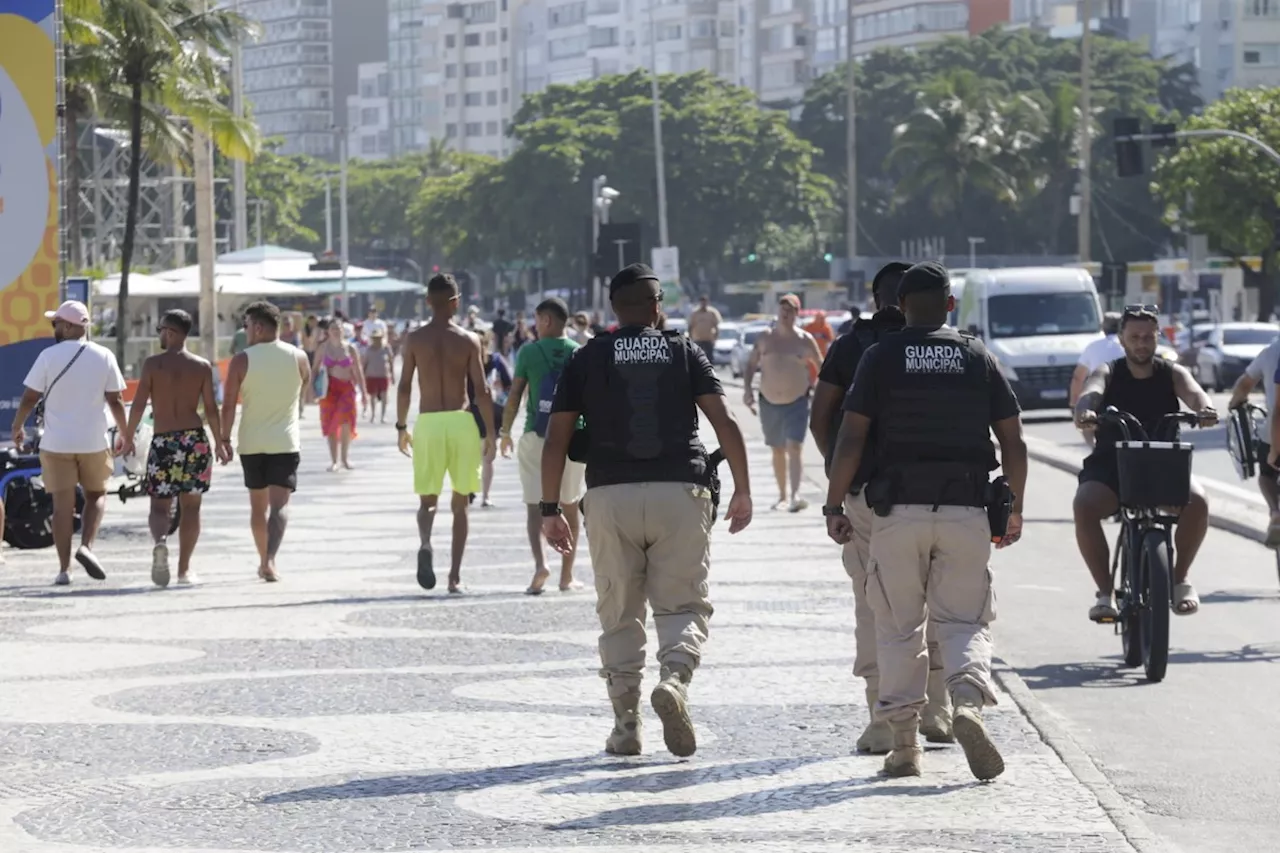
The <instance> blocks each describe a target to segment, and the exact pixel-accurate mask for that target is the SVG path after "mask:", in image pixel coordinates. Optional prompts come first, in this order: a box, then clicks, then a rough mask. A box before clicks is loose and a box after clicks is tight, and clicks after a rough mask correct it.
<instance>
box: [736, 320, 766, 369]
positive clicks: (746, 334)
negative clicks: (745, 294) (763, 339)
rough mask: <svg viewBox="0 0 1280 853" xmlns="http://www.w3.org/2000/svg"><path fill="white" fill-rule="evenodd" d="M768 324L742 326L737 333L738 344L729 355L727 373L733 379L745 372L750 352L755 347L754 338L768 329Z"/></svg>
mask: <svg viewBox="0 0 1280 853" xmlns="http://www.w3.org/2000/svg"><path fill="white" fill-rule="evenodd" d="M769 326H770V324H769V323H753V324H751V325H749V326H743V327H742V328H741V330H740V331H739V333H738V342H737V343H736V344H734V347H733V350H732V351H731V352H730V353H729V372H730V373H732V374H733V378H734V379H739V378H741V377H742V374H743V373H745V372H746V370H747V361H748V360H749V359H750V358H751V350H752V348H754V347H755V345H756V338H758V337H760V333H761V332H763V331H764V330H766V329H768V328H769Z"/></svg>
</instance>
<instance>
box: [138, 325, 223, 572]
mask: <svg viewBox="0 0 1280 853" xmlns="http://www.w3.org/2000/svg"><path fill="white" fill-rule="evenodd" d="M191 322H192V321H191V315H190V314H188V313H187V312H186V311H180V310H174V311H168V312H165V315H164V316H163V317H161V318H160V326H159V328H157V329H156V334H158V335H159V336H160V346H162V347H164V352H162V353H160V354H159V355H153V356H151V357H150V358H148V359H147V360H146V361H144V362H143V363H142V378H141V379H139V380H138V390H137V393H136V394H135V396H134V398H133V408H131V409H130V410H129V424H128V426H127V427H126V429H125V439H124V444H125V446H126V447H128V446H132V445H133V438H134V435H135V434H136V433H137V431H138V424H140V423H142V418H143V415H144V414H145V413H146V411H147V403H148V402H150V403H151V417H152V420H153V422H154V429H155V432H154V434H153V436H152V439H151V451H150V453H148V454H147V476H146V489H147V494H148V495H150V496H151V515H150V517H149V518H148V523H149V525H150V527H151V541H152V542H153V543H154V547H153V548H152V550H151V582H152V583H154V584H155V585H156V586H158V587H161V588H164V587H167V586H168V585H169V545H168V542H167V540H168V537H169V517H170V514H171V513H172V511H173V500H174V498H177V500H178V506H179V508H180V509H181V512H182V518H181V521H180V522H179V525H178V585H179V586H186V585H189V584H193V583H195V578H194V577H192V575H191V554H192V553H193V552H194V551H195V549H196V540H197V539H199V538H200V502H201V500H202V498H203V496H204V493H205V492H207V491H209V478H210V475H211V474H212V472H213V444H212V443H211V442H210V441H209V436H208V435H206V434H205V431H204V418H202V417H201V416H200V404H201V403H203V404H204V410H205V413H206V414H207V416H208V418H209V425H210V426H212V427H213V434H214V436H215V437H216V436H220V435H222V424H221V419H220V418H219V417H218V404H217V401H216V400H215V399H214V395H213V368H212V367H211V366H210V365H209V362H207V361H205V360H204V359H203V358H200V357H199V356H197V355H193V354H192V353H189V352H187V335H188V334H190V333H191ZM218 458H219V459H220V460H222V461H226V457H225V453H224V451H223V449H222V448H218Z"/></svg>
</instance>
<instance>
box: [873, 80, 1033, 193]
mask: <svg viewBox="0 0 1280 853" xmlns="http://www.w3.org/2000/svg"><path fill="white" fill-rule="evenodd" d="M1006 106H1007V105H1006V103H1005V102H1003V101H1002V100H1001V98H1000V93H999V92H997V91H996V90H994V89H993V88H992V87H991V86H990V84H989V83H988V82H987V81H986V80H984V79H983V78H981V77H979V76H978V75H977V74H975V73H973V72H972V71H955V72H951V73H948V74H944V75H941V76H939V77H938V78H936V79H934V80H932V81H930V82H929V83H928V84H927V85H926V86H925V87H924V88H923V89H922V90H921V92H920V94H919V96H918V104H917V107H916V109H915V111H914V112H912V114H911V115H910V116H909V117H908V118H907V120H906V121H905V122H903V123H902V124H901V125H899V126H898V127H896V128H895V129H894V133H893V148H892V149H891V150H890V152H889V158H888V164H889V165H891V166H894V167H896V169H897V171H898V172H899V173H900V174H901V175H902V178H901V180H900V181H899V182H898V187H897V191H898V192H897V195H898V197H899V198H900V199H905V198H911V197H915V196H918V195H921V194H927V195H928V197H929V207H930V208H931V209H932V210H933V212H934V213H936V214H938V215H940V216H941V215H945V214H948V213H951V212H953V211H956V210H958V209H960V207H961V206H962V205H963V204H964V201H965V199H966V197H967V196H968V194H969V191H970V190H979V191H983V192H987V193H989V194H991V195H993V196H995V197H996V198H998V199H1000V200H1002V201H1006V202H1012V201H1014V200H1016V199H1017V197H1018V188H1017V181H1016V179H1015V177H1014V176H1013V175H1011V174H1010V173H1009V172H1008V171H1006V169H1004V168H1002V166H1001V161H1002V159H1004V157H1005V155H1006V154H1007V153H1009V152H1012V151H1014V150H1017V149H1019V148H1022V147H1023V146H1024V145H1025V144H1026V142H1027V141H1028V140H1025V139H1024V138H1023V136H1024V133H1025V132H1024V131H1023V130H1021V129H1020V128H1018V127H1017V124H1016V123H1013V124H1011V123H1009V122H1006V120H1005V118H1004V116H1003V113H1004V112H1005V108H1006ZM1015 128H1016V129H1015Z"/></svg>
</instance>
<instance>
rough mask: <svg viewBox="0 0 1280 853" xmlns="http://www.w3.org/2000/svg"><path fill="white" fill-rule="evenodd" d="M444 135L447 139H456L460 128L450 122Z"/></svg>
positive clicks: (445, 127) (445, 128)
mask: <svg viewBox="0 0 1280 853" xmlns="http://www.w3.org/2000/svg"><path fill="white" fill-rule="evenodd" d="M444 135H445V138H446V139H456V138H457V136H458V126H457V125H456V124H454V123H453V122H449V123H448V124H446V125H445V126H444Z"/></svg>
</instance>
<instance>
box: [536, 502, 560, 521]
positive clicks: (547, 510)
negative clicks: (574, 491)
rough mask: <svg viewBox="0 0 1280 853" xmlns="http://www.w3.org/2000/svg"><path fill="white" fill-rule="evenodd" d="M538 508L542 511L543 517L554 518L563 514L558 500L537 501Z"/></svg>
mask: <svg viewBox="0 0 1280 853" xmlns="http://www.w3.org/2000/svg"><path fill="white" fill-rule="evenodd" d="M538 509H539V510H540V511H541V512H542V517H543V518H555V517H556V516H558V515H563V513H562V512H561V510H560V503H559V501H539V502H538Z"/></svg>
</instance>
